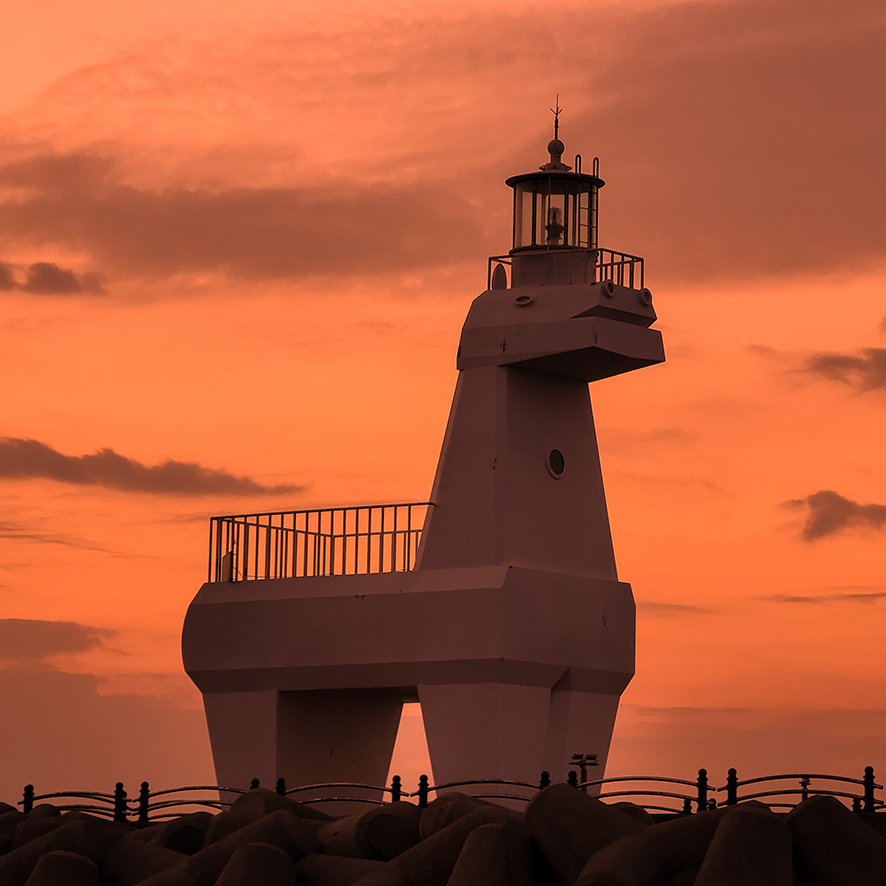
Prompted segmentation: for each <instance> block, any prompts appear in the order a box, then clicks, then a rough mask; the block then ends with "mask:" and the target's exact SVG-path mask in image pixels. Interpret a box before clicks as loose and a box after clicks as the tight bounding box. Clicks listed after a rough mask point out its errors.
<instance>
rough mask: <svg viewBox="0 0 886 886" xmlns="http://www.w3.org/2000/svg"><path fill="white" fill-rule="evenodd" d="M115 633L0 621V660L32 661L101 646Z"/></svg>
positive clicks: (73, 623) (75, 626)
mask: <svg viewBox="0 0 886 886" xmlns="http://www.w3.org/2000/svg"><path fill="white" fill-rule="evenodd" d="M116 636H117V632H116V631H112V630H110V629H108V628H97V627H92V626H91V625H84V624H80V623H79V622H76V621H41V620H38V619H28V618H0V659H7V660H9V659H12V660H35V659H46V658H49V657H51V656H53V655H61V654H64V653H72V652H86V651H88V650H90V649H97V648H99V647H101V646H104V645H105V640H108V639H111V638H113V637H116Z"/></svg>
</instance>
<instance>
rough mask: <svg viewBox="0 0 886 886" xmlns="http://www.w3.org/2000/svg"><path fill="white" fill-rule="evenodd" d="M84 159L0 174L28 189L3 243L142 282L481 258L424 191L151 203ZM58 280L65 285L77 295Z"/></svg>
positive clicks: (166, 194)
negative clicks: (67, 250)
mask: <svg viewBox="0 0 886 886" xmlns="http://www.w3.org/2000/svg"><path fill="white" fill-rule="evenodd" d="M90 159H91V158H86V157H74V156H69V157H58V156H42V157H35V158H32V159H30V160H28V161H23V162H19V163H16V164H11V165H7V166H5V167H0V182H10V181H13V182H15V183H17V184H22V183H23V182H28V183H29V188H28V190H29V196H28V197H26V198H23V199H19V200H16V201H7V202H6V203H2V204H0V229H2V230H5V231H7V232H9V233H7V235H6V238H7V241H8V242H10V243H11V242H12V241H13V239H21V238H26V239H28V240H29V241H31V242H36V243H40V244H43V245H49V244H65V245H66V246H69V247H75V248H78V249H83V250H86V251H88V252H89V253H90V254H91V255H92V256H93V258H94V259H95V260H96V261H97V262H98V263H99V264H100V265H101V266H103V267H110V268H116V269H117V270H119V271H120V272H125V273H128V274H132V273H136V274H141V275H146V276H167V275H172V274H178V273H193V272H212V271H221V272H225V273H227V274H230V275H233V276H238V277H246V278H275V277H305V276H311V275H318V274H330V273H332V274H336V273H340V274H345V275H347V274H356V273H361V272H367V271H370V272H371V271H380V270H400V271H402V270H410V269H415V268H417V267H424V266H434V265H441V264H446V263H449V262H451V261H453V260H455V259H458V258H462V257H463V256H464V255H465V254H472V253H476V254H478V255H479V254H482V253H483V248H482V246H479V247H478V244H480V243H481V242H482V235H481V231H480V227H479V224H478V223H477V221H476V215H477V214H476V212H475V211H474V210H473V209H472V207H471V206H470V204H469V202H468V200H467V199H466V197H465V196H464V195H462V194H457V193H453V192H452V191H451V190H450V191H447V190H445V189H443V188H438V187H432V186H430V185H427V184H419V185H413V184H408V183H407V184H397V185H386V186H384V187H382V186H375V185H371V186H366V185H363V186H361V185H358V184H356V183H355V184H352V185H349V186H348V185H342V184H335V185H330V186H328V187H301V186H300V187H292V188H233V189H227V190H225V189H221V190H217V191H210V190H187V189H181V188H168V189H166V190H164V191H160V192H158V191H150V190H140V189H137V188H134V187H130V186H124V185H121V184H118V183H115V182H114V181H113V179H112V177H111V175H110V172H111V169H112V167H110V166H109V165H108V164H106V163H92V162H90ZM68 166H72V167H73V168H75V169H76V170H77V175H76V176H74V177H73V178H72V179H71V180H70V181H69V180H67V179H65V178H64V177H63V176H61V175H59V174H58V169H59V167H61V168H67V167H68ZM84 180H86V181H88V182H89V184H90V186H89V187H84ZM42 273H43V275H44V276H52V279H53V280H55V282H56V284H57V285H65V283H64V282H63V281H62V280H61V278H60V276H59V275H58V274H55V275H54V276H53V275H47V272H46V271H43V272H42ZM67 274H68V275H69V276H67V277H66V278H65V281H66V285H70V286H73V285H80V284H79V283H78V281H76V278H74V277H73V275H70V272H67ZM41 279H42V278H41ZM39 282H40V281H37V283H36V284H35V285H39ZM32 291H38V290H32ZM39 291H46V290H39Z"/></svg>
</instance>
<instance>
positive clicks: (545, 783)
mask: <svg viewBox="0 0 886 886" xmlns="http://www.w3.org/2000/svg"><path fill="white" fill-rule="evenodd" d="M550 786H551V773H550V772H548V770H547V769H545V770H544V771H543V772H542V774H541V779H540V780H539V782H538V789H539V790H540V791H543V790H544V789H545V788H548V787H550Z"/></svg>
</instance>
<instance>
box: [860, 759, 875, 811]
mask: <svg viewBox="0 0 886 886" xmlns="http://www.w3.org/2000/svg"><path fill="white" fill-rule="evenodd" d="M862 780H863V781H864V811H865V812H873V811H874V810H875V809H876V806H875V804H874V767H873V766H865V767H864V778H863V779H862Z"/></svg>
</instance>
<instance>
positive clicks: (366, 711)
mask: <svg viewBox="0 0 886 886" xmlns="http://www.w3.org/2000/svg"><path fill="white" fill-rule="evenodd" d="M402 709H403V695H402V693H400V692H399V691H397V690H389V689H320V690H310V691H300V692H280V693H278V702H277V731H276V736H277V767H278V772H279V775H280V776H282V777H283V778H285V779H286V784H287V785H289V786H291V787H295V786H298V785H308V784H324V783H328V782H355V783H360V784H367V785H377V786H379V787H383V786H384V785H385V781H386V779H387V777H388V769H389V767H390V765H391V755H392V754H393V752H394V742H395V741H396V739H397V729H398V727H399V725H400V714H401V712H402ZM336 793H337V791H336V790H335V789H332V790H329V791H318V792H316V794H317V795H319V796H322V795H324V794H325V795H326V796H335V795H336ZM338 793H339V794H340V793H341V791H340V790H339V791H338ZM347 794H348V795H349V796H367V797H371V798H373V799H376V800H380V799H382V795H381V793H380V792H379V791H369V792H367V791H361V790H360V789H348V791H347ZM324 808H326V809H329V810H331V809H332V807H331V806H329V805H327V806H324Z"/></svg>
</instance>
